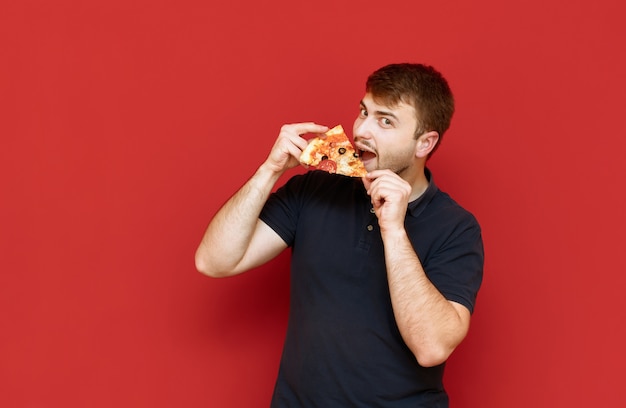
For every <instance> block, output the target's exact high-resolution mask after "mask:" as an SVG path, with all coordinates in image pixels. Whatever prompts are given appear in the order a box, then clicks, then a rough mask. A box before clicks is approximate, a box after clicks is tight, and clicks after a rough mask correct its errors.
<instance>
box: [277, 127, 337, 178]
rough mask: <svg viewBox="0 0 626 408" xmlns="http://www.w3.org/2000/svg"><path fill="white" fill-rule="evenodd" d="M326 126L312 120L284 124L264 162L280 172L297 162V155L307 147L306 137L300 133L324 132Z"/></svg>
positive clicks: (295, 164) (326, 128)
mask: <svg viewBox="0 0 626 408" xmlns="http://www.w3.org/2000/svg"><path fill="white" fill-rule="evenodd" d="M327 130H328V127H327V126H323V125H318V124H317V123H313V122H306V123H295V124H289V125H284V126H283V127H282V128H281V129H280V133H279V134H278V138H277V139H276V142H275V143H274V146H273V147H272V150H271V152H270V154H269V156H268V157H267V160H266V161H265V164H266V165H267V166H268V167H269V168H270V169H271V170H272V171H274V172H276V173H282V172H284V171H285V170H288V169H290V168H292V167H295V166H297V165H298V164H299V160H298V159H299V157H300V154H301V153H302V150H304V149H305V148H306V147H307V141H306V139H304V138H302V136H301V135H304V134H307V133H324V132H326V131H327Z"/></svg>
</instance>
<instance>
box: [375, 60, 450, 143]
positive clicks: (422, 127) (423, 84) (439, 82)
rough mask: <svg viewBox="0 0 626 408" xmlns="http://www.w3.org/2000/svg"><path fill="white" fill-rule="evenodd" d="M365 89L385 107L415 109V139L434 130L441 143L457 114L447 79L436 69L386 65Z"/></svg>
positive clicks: (407, 65)
mask: <svg viewBox="0 0 626 408" xmlns="http://www.w3.org/2000/svg"><path fill="white" fill-rule="evenodd" d="M365 89H366V92H368V93H371V94H372V96H373V97H374V99H375V100H377V101H378V102H379V103H382V104H384V105H386V106H394V105H397V104H398V103H400V102H404V103H407V104H410V105H411V106H413V107H414V108H415V110H416V112H417V130H416V135H415V137H418V136H419V135H421V134H423V133H424V132H429V131H431V130H434V131H436V132H437V133H439V143H441V138H442V137H443V134H444V133H445V131H446V130H448V128H449V127H450V121H451V120H452V115H453V114H454V96H453V95H452V91H451V90H450V87H449V86H448V82H447V81H446V79H445V78H444V77H443V76H442V75H441V74H440V73H439V72H438V71H437V70H435V69H434V68H433V67H431V66H427V65H422V64H411V63H402V64H390V65H386V66H384V67H382V68H379V69H378V70H376V71H374V72H373V73H372V74H371V75H370V76H369V77H368V78H367V83H366V85H365ZM439 143H437V146H439ZM437 146H436V147H437ZM436 147H435V149H436ZM431 153H432V152H431Z"/></svg>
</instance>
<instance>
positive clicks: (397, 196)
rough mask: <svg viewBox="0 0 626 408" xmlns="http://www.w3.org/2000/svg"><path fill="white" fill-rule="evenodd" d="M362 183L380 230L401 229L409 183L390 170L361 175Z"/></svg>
mask: <svg viewBox="0 0 626 408" xmlns="http://www.w3.org/2000/svg"><path fill="white" fill-rule="evenodd" d="M363 184H364V185H365V189H366V190H367V194H368V195H369V196H370V197H371V199H372V206H373V207H374V212H375V213H376V217H378V225H379V226H380V230H381V231H382V232H384V231H391V230H394V229H397V230H399V229H403V228H404V218H405V215H406V209H407V206H408V204H409V197H410V196H411V185H410V184H409V183H407V182H406V181H405V180H403V179H402V178H401V177H400V176H398V175H397V174H396V173H394V172H392V171H391V170H374V171H372V172H370V173H368V174H367V175H366V176H364V177H363Z"/></svg>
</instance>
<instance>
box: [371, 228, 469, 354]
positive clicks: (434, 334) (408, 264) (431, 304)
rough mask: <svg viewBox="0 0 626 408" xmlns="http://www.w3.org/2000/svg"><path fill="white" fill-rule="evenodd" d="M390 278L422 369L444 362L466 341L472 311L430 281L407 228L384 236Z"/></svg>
mask: <svg viewBox="0 0 626 408" xmlns="http://www.w3.org/2000/svg"><path fill="white" fill-rule="evenodd" d="M383 241H384V245H385V261H386V264H387V279H388V282H389V291H390V295H391V302H392V306H393V310H394V315H395V318H396V322H397V324H398V328H399V329H400V333H401V334H402V337H403V339H404V341H405V343H406V344H407V345H408V347H409V348H410V349H411V351H412V352H413V354H414V355H415V357H416V358H417V360H418V362H419V363H420V364H421V365H422V366H434V365H438V364H441V363H443V362H444V361H445V360H446V359H447V358H448V357H449V355H450V354H451V353H452V351H453V350H454V349H455V348H456V346H457V345H458V344H459V343H460V342H461V341H462V340H463V338H464V337H465V335H466V333H467V329H468V324H469V312H468V311H467V315H464V316H463V315H462V314H464V312H465V311H464V310H463V307H462V306H460V305H459V307H455V306H454V305H453V303H452V302H450V301H448V300H447V299H446V298H445V297H444V296H443V295H442V294H441V293H440V292H439V291H438V290H437V288H436V287H435V286H434V285H433V284H432V283H431V282H430V280H429V279H428V277H427V276H426V273H425V272H424V269H423V267H422V264H421V262H420V260H419V258H418V256H417V254H416V253H415V250H414V249H413V246H412V245H411V242H410V241H409V239H408V236H407V234H406V231H405V230H404V229H401V230H398V231H394V232H386V233H384V234H383Z"/></svg>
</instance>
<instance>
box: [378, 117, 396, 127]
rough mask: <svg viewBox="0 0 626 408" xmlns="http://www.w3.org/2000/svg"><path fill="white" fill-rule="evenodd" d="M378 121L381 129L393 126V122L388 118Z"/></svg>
mask: <svg viewBox="0 0 626 408" xmlns="http://www.w3.org/2000/svg"><path fill="white" fill-rule="evenodd" d="M378 121H379V122H380V124H381V126H382V127H386V128H387V127H392V126H393V122H392V121H391V120H390V119H389V118H385V117H381V118H380V119H379V120H378Z"/></svg>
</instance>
